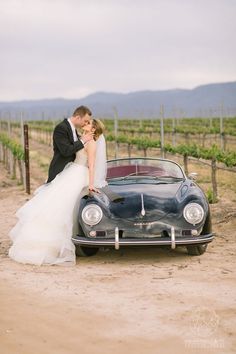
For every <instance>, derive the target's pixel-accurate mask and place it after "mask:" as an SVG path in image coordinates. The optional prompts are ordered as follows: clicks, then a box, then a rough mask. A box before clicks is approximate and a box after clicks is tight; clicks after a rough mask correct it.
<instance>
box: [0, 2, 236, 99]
mask: <svg viewBox="0 0 236 354" xmlns="http://www.w3.org/2000/svg"><path fill="white" fill-rule="evenodd" d="M0 10H1V21H0V44H1V56H0V69H1V72H2V73H1V87H0V100H13V99H23V98H42V97H67V98H75V97H81V96H83V95H86V94H88V93H91V92H94V91H118V92H128V91H137V90H142V89H167V88H173V87H186V88H190V87H194V86H196V85H199V84H203V83H208V82H220V81H233V80H235V78H236V66H235V62H236V49H235V45H234V42H235V38H234V36H235V33H236V24H235V19H234V17H235V10H236V1H234V0H225V1H221V0H215V1H212V0H205V1H203V0H199V1H195V0H155V1H154V0H146V1H144V0H136V1H125V0H120V1H113V0H99V1H95V0H90V1H89V0H87V1H85V0H84V1H82V0H34V1H30V0H17V1H15V0H0Z"/></svg>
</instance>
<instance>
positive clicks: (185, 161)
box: [184, 154, 188, 176]
mask: <svg viewBox="0 0 236 354" xmlns="http://www.w3.org/2000/svg"><path fill="white" fill-rule="evenodd" d="M184 172H185V174H186V175H187V176H188V155H187V154H184Z"/></svg>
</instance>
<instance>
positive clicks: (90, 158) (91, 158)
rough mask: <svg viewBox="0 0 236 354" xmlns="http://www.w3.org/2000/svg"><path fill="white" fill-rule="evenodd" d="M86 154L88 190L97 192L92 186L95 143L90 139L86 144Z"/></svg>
mask: <svg viewBox="0 0 236 354" xmlns="http://www.w3.org/2000/svg"><path fill="white" fill-rule="evenodd" d="M86 150H87V154H88V169H89V190H90V191H95V192H98V190H97V189H96V188H95V187H94V173H95V158H96V143H95V141H94V140H91V141H90V142H89V143H87V146H86Z"/></svg>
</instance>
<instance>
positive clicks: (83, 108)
mask: <svg viewBox="0 0 236 354" xmlns="http://www.w3.org/2000/svg"><path fill="white" fill-rule="evenodd" d="M85 114H88V115H89V116H91V115H92V112H91V111H90V109H89V108H88V107H86V106H79V107H78V108H76V110H75V111H74V113H73V117H75V116H80V117H84V116H85Z"/></svg>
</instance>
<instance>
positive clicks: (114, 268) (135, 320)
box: [0, 166, 236, 354]
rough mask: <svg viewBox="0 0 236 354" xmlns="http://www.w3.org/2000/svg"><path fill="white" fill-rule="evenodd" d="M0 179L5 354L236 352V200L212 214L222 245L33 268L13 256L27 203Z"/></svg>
mask: <svg viewBox="0 0 236 354" xmlns="http://www.w3.org/2000/svg"><path fill="white" fill-rule="evenodd" d="M0 167H1V173H0V187H1V191H0V230H1V234H0V289H1V290H0V313H1V319H0V347H1V349H0V350H1V353H2V354H33V353H34V354H44V353H45V354H46V353H48V354H49V353H50V354H54V353H57V354H64V353H65V354H69V353H101V354H106V353H109V354H110V353H113V354H116V353H121V352H122V353H137V354H140V353H145V354H147V353H155V354H156V353H171V352H172V353H173V352H174V353H199V352H201V353H221V354H222V353H235V352H236V349H235V348H236V336H235V335H236V284H235V283H236V281H235V279H236V267H235V253H236V252H235V251H236V242H235V241H236V218H235V216H236V208H235V199H233V198H235V196H233V197H232V198H231V199H222V200H221V201H220V202H219V203H218V204H217V205H214V206H213V207H212V212H213V222H214V231H216V232H217V237H216V239H215V241H214V242H213V243H212V244H210V245H209V247H208V250H207V252H206V253H205V254H204V255H202V256H200V257H190V256H188V255H187V254H186V252H185V250H184V249H179V250H177V251H170V250H167V249H161V248H145V249H142V250H141V249H137V248H129V249H122V250H120V251H115V250H111V251H106V252H105V251H100V252H99V253H98V255H96V256H95V257H92V258H78V259H77V265H76V266H75V267H62V266H51V267H50V266H49V267H48V266H42V267H36V266H30V265H22V264H18V263H15V262H13V261H12V260H10V259H9V258H8V256H7V252H8V248H9V246H10V241H9V239H8V231H9V229H10V228H11V227H12V226H13V225H14V223H15V221H16V219H15V216H14V213H15V211H16V210H17V208H19V206H21V205H22V204H23V203H24V202H25V201H26V199H27V198H28V197H27V195H26V194H25V193H24V192H23V191H22V189H21V187H19V186H17V185H16V182H14V181H11V180H9V178H8V177H7V175H6V173H5V171H4V170H3V168H2V166H0Z"/></svg>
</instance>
